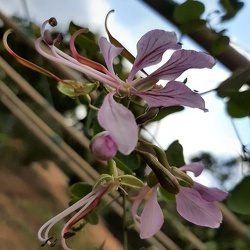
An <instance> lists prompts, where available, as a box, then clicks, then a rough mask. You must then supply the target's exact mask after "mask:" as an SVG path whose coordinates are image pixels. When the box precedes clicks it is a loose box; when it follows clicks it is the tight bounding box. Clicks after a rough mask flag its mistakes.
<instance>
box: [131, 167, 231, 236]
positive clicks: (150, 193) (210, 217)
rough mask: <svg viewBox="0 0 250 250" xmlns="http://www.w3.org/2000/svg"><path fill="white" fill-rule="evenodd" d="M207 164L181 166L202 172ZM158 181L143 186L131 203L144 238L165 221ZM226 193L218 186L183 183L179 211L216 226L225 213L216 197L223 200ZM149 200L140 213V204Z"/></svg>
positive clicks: (203, 224)
mask: <svg viewBox="0 0 250 250" xmlns="http://www.w3.org/2000/svg"><path fill="white" fill-rule="evenodd" d="M203 169H204V167H203V165H202V164H201V163H192V164H189V165H186V166H183V167H181V168H179V170H181V171H191V172H193V173H194V174H195V176H199V175H200V174H201V172H202V171H203ZM158 186H159V184H158V185H156V186H154V187H153V188H150V187H148V186H145V187H144V188H142V190H141V191H140V193H139V194H138V196H137V197H135V198H134V200H133V204H132V215H133V219H134V221H135V223H136V225H137V226H138V227H139V229H140V237H141V238H142V239H144V238H149V237H151V236H153V235H154V234H156V233H157V232H158V231H159V230H160V228H161V227H162V225H163V223H164V216H163V213H162V210H161V207H160V206H159V204H158V201H157V189H158ZM226 196H227V192H224V191H222V190H220V189H218V188H209V187H205V186H203V185H202V184H199V183H197V182H194V184H193V186H192V187H191V188H190V187H183V186H181V187H180V191H179V193H177V194H176V209H177V212H178V213H179V214H180V215H181V216H182V217H183V218H184V219H186V220H188V221H190V222H192V223H194V224H196V225H199V226H205V227H211V228H216V227H219V225H220V223H221V222H222V213H221V211H220V209H219V208H218V207H217V206H216V204H215V202H216V201H222V200H223V199H225V198H226ZM144 200H146V202H145V205H144V207H143V208H142V212H141V215H140V216H139V215H138V213H137V212H138V210H139V206H140V205H141V204H142V203H143V201H144Z"/></svg>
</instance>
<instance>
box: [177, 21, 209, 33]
mask: <svg viewBox="0 0 250 250" xmlns="http://www.w3.org/2000/svg"><path fill="white" fill-rule="evenodd" d="M205 25H206V21H205V20H202V19H194V20H191V21H188V22H186V23H183V24H181V25H180V26H179V29H180V30H181V32H182V33H186V34H190V33H193V32H197V31H200V30H201V29H203V28H204V27H205Z"/></svg>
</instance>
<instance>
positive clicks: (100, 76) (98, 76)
mask: <svg viewBox="0 0 250 250" xmlns="http://www.w3.org/2000/svg"><path fill="white" fill-rule="evenodd" d="M41 41H42V38H41V37H40V38H38V39H37V40H36V42H35V46H36V49H37V51H38V52H39V53H40V54H41V55H43V56H44V57H46V58H48V59H49V60H51V61H54V62H57V63H61V64H64V65H66V66H68V67H70V68H72V69H75V70H77V71H79V72H82V73H83V74H86V75H88V76H90V77H93V78H94V79H95V80H97V81H100V82H103V83H105V84H107V85H109V86H111V87H113V88H116V87H117V80H114V79H112V78H111V77H110V76H108V75H106V74H104V73H102V72H100V71H98V70H95V69H93V68H90V67H89V66H87V65H83V64H81V63H79V62H78V61H77V60H76V59H74V58H73V57H70V56H69V55H67V54H66V53H64V52H62V51H60V50H58V49H56V48H55V50H54V51H55V52H58V51H60V55H59V53H56V55H54V53H53V55H51V54H49V53H48V52H46V51H44V50H43V49H42V48H41V47H40V43H41ZM61 55H63V56H61ZM65 58H67V59H68V60H67V59H65Z"/></svg>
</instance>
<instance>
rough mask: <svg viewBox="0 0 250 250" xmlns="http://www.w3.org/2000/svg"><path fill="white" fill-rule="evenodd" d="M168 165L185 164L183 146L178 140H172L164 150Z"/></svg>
mask: <svg viewBox="0 0 250 250" xmlns="http://www.w3.org/2000/svg"><path fill="white" fill-rule="evenodd" d="M166 155H167V158H168V162H169V164H170V166H175V167H182V166H184V165H185V160H184V155H183V147H182V145H181V144H180V143H179V141H178V140H177V141H174V142H173V143H172V144H171V145H170V146H169V147H168V149H167V150H166Z"/></svg>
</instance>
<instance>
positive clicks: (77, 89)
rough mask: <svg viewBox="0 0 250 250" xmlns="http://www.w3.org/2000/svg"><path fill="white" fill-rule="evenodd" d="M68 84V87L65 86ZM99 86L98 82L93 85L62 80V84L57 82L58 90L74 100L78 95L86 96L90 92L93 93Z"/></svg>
mask: <svg viewBox="0 0 250 250" xmlns="http://www.w3.org/2000/svg"><path fill="white" fill-rule="evenodd" d="M65 83H68V84H69V85H67V84H65ZM98 86H99V82H95V83H82V82H79V81H73V80H64V81H63V82H58V85H57V88H58V90H59V91H60V92H61V93H63V94H64V95H67V96H69V97H71V98H75V97H77V96H80V95H87V94H89V93H90V92H93V91H95V90H96V89H97V88H98Z"/></svg>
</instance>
